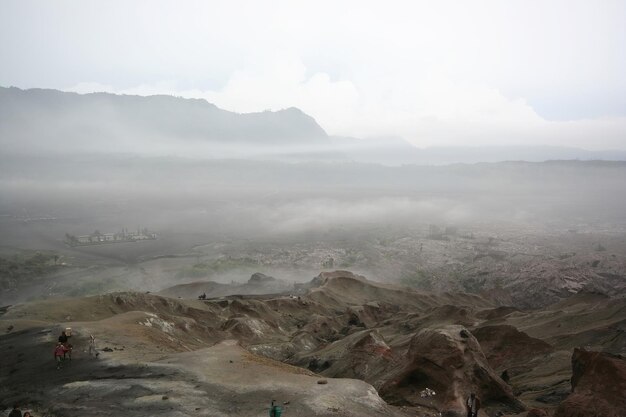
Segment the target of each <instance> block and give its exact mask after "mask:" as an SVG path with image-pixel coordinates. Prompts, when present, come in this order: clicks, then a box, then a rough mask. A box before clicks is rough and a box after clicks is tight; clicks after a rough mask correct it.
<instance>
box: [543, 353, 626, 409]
mask: <svg viewBox="0 0 626 417" xmlns="http://www.w3.org/2000/svg"><path fill="white" fill-rule="evenodd" d="M572 372H573V375H572V393H571V394H570V395H569V396H568V397H567V398H566V399H565V401H563V402H562V403H561V404H560V405H559V407H558V408H557V410H556V413H555V414H554V417H588V416H594V417H623V416H624V410H626V395H625V393H626V358H624V357H623V356H620V355H611V354H608V353H602V352H590V351H586V350H584V349H575V350H574V354H573V355H572Z"/></svg>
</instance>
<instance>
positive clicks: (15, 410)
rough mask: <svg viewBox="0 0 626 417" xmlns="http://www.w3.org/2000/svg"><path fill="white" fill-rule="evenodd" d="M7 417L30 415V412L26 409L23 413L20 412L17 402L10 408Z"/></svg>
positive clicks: (30, 416)
mask: <svg viewBox="0 0 626 417" xmlns="http://www.w3.org/2000/svg"><path fill="white" fill-rule="evenodd" d="M9 417H32V414H31V413H30V411H26V412H24V414H22V410H20V406H19V404H15V405H14V406H13V410H11V412H10V413H9Z"/></svg>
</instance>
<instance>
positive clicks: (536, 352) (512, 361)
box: [472, 325, 554, 370]
mask: <svg viewBox="0 0 626 417" xmlns="http://www.w3.org/2000/svg"><path fill="white" fill-rule="evenodd" d="M472 333H473V334H474V336H475V337H476V339H477V340H478V342H479V343H480V346H481V347H482V350H483V352H484V353H485V356H486V357H487V360H488V361H489V364H490V365H491V366H492V367H493V368H494V369H498V370H504V369H506V368H507V367H510V366H514V365H520V364H523V363H524V362H526V361H528V360H530V359H532V358H535V357H537V356H540V355H545V354H548V353H550V352H552V351H553V350H554V349H553V348H552V346H550V345H549V344H548V343H546V342H544V341H543V340H539V339H535V338H533V337H530V336H528V335H527V334H526V333H524V332H521V331H519V330H517V329H516V328H515V327H513V326H510V325H498V326H483V327H479V328H478V329H475V330H473V331H472Z"/></svg>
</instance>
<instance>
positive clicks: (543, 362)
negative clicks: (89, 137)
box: [0, 271, 626, 416]
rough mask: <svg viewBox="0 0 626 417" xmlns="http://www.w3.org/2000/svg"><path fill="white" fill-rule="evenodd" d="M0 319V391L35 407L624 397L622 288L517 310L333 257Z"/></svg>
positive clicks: (427, 404) (405, 408) (195, 408)
mask: <svg viewBox="0 0 626 417" xmlns="http://www.w3.org/2000/svg"><path fill="white" fill-rule="evenodd" d="M256 280H258V276H257V277H256V279H255V280H253V283H252V284H250V285H254V281H256ZM169 291H171V290H165V291H164V293H168V292H169ZM0 322H1V323H2V328H3V329H4V334H3V335H2V339H1V340H2V345H1V349H2V352H0V357H1V358H2V378H3V381H4V382H3V385H2V392H1V394H2V395H1V397H2V398H3V402H4V403H3V406H4V407H8V406H9V404H11V403H12V402H19V403H20V404H22V405H24V406H25V407H28V408H30V409H33V410H35V412H37V413H40V414H41V415H51V416H56V415H59V416H74V415H76V416H78V415H81V416H106V415H118V414H119V413H120V412H122V411H123V412H124V413H126V414H127V415H137V416H144V415H145V416H148V415H206V416H231V415H243V416H260V415H264V414H266V413H267V410H268V409H269V404H270V401H271V400H277V401H278V402H280V403H281V404H282V406H283V408H284V415H315V416H327V415H328V416H330V415H345V416H365V415H372V416H374V415H390V416H394V415H397V416H415V415H420V416H438V415H446V416H463V415H465V414H464V413H465V412H464V405H463V401H464V398H465V396H466V395H467V394H468V393H469V392H475V393H477V394H478V396H479V398H481V401H482V404H483V408H482V411H481V415H489V416H493V415H552V414H553V413H555V414H554V415H558V416H578V415H582V414H581V410H586V411H582V412H585V413H587V412H589V411H588V410H590V409H597V410H601V411H598V413H597V414H593V415H606V416H619V415H620V413H621V411H619V410H623V406H624V396H623V393H624V390H623V389H624V384H625V383H626V379H625V376H626V374H625V373H624V369H625V368H624V363H625V360H624V358H623V356H620V355H625V354H626V338H625V337H626V336H625V333H624V324H625V323H626V299H625V298H624V296H623V295H621V296H614V297H611V296H608V295H606V294H600V293H592V292H586V291H580V292H578V293H577V294H576V295H572V296H571V297H568V298H566V299H565V300H563V301H561V302H558V303H555V304H552V305H549V306H546V307H544V308H541V309H532V310H527V309H522V308H516V307H512V306H505V305H501V304H499V303H497V302H496V301H494V300H490V299H488V298H486V297H484V296H481V295H478V294H470V293H460V292H442V293H432V292H424V291H418V290H413V289H409V288H407V287H402V286H397V285H391V284H382V283H378V282H375V281H371V280H368V279H366V278H364V277H362V276H358V275H354V274H352V273H350V272H347V271H335V272H327V273H322V274H320V275H319V276H317V277H316V278H314V279H313V280H311V281H310V282H307V283H303V284H299V285H296V286H295V287H294V288H291V290H290V291H289V292H283V293H279V294H272V295H250V296H245V295H230V296H222V297H217V298H210V299H207V300H197V299H188V298H172V297H167V296H163V295H158V294H146V293H138V292H120V293H110V294H106V295H98V296H91V297H82V298H71V299H54V300H49V301H36V302H30V303H25V304H20V305H15V306H11V307H9V308H6V309H4V310H3V314H2V316H0ZM67 327H70V328H71V329H72V336H71V342H72V344H73V349H74V353H73V358H72V360H71V362H70V361H66V362H64V363H63V367H62V368H61V369H58V370H57V369H56V368H55V367H54V363H53V361H52V351H51V346H53V345H54V342H55V340H56V337H57V336H58V334H60V332H61V330H62V329H65V328H67ZM90 335H94V336H95V338H96V347H97V350H98V353H99V354H98V357H95V356H94V355H92V354H90V353H89V352H88V350H89V336H90ZM9 382H10V383H9ZM428 390H432V391H431V392H433V393H434V394H430V392H429V391H428ZM529 410H532V411H529ZM440 413H441V414H440ZM498 413H502V414H498ZM526 413H528V414H526ZM531 413H534V414H531ZM542 413H548V414H542ZM587 415H589V414H587Z"/></svg>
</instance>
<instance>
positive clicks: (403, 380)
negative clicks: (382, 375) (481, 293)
mask: <svg viewBox="0 0 626 417" xmlns="http://www.w3.org/2000/svg"><path fill="white" fill-rule="evenodd" d="M403 363H404V365H403V366H401V367H400V368H399V369H397V370H396V372H395V373H394V375H390V378H389V382H388V383H386V384H384V385H383V386H382V387H380V392H381V395H383V397H386V398H389V399H393V398H403V399H404V400H406V401H408V402H409V403H412V404H423V399H422V398H421V397H420V395H419V392H420V391H422V390H423V389H425V388H431V389H434V390H435V392H437V400H436V404H435V405H436V407H437V408H438V409H440V410H441V411H442V412H443V413H444V415H450V416H455V415H459V416H461V415H464V414H463V413H464V406H463V399H464V398H465V397H466V396H467V395H469V393H470V392H474V393H476V394H477V395H478V396H479V398H481V401H482V403H483V407H489V406H490V405H491V406H494V405H495V406H497V407H498V409H504V410H510V411H521V410H523V409H524V407H523V405H522V404H521V403H520V402H519V401H517V400H516V399H515V397H514V395H513V392H512V390H511V388H510V387H509V386H508V385H507V384H506V383H505V382H504V381H502V379H500V377H498V376H497V375H496V373H495V372H494V371H493V370H492V369H491V367H490V366H489V364H488V363H487V359H486V358H485V355H484V354H483V352H482V350H481V348H480V345H479V343H478V341H477V340H476V338H475V337H474V336H473V335H472V334H471V333H470V332H469V331H468V330H467V329H465V328H464V327H463V326H458V325H450V326H444V327H441V328H426V329H423V330H421V331H419V332H418V333H417V334H415V335H414V336H413V338H412V339H411V341H410V345H409V349H408V352H407V355H406V360H405V361H403ZM429 401H431V400H429ZM446 413H447V414H446Z"/></svg>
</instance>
